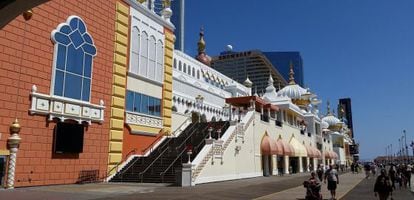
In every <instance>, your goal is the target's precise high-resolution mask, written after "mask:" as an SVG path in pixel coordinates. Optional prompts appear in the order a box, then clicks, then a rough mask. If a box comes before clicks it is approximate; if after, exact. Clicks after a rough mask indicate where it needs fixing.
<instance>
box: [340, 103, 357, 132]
mask: <svg viewBox="0 0 414 200" xmlns="http://www.w3.org/2000/svg"><path fill="white" fill-rule="evenodd" d="M338 117H339V118H340V119H344V122H345V123H346V124H347V125H348V128H349V129H350V130H351V135H350V136H351V138H354V128H353V125H352V108H351V98H343V99H339V105H338ZM345 120H346V121H345Z"/></svg>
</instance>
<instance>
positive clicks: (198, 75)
mask: <svg viewBox="0 0 414 200" xmlns="http://www.w3.org/2000/svg"><path fill="white" fill-rule="evenodd" d="M197 79H200V70H197Z"/></svg>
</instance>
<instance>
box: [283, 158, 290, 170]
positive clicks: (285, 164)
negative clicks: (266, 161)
mask: <svg viewBox="0 0 414 200" xmlns="http://www.w3.org/2000/svg"><path fill="white" fill-rule="evenodd" d="M283 159H284V160H283V162H284V163H283V164H284V169H283V170H284V171H285V172H284V174H289V156H283Z"/></svg>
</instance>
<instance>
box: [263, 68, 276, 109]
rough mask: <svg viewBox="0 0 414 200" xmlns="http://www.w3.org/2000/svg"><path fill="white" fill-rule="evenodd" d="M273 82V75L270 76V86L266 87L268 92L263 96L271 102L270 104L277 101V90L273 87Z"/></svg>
mask: <svg viewBox="0 0 414 200" xmlns="http://www.w3.org/2000/svg"><path fill="white" fill-rule="evenodd" d="M273 82H274V81H273V78H272V75H271V74H270V75H269V81H268V82H267V83H268V85H267V87H266V92H265V93H264V95H263V98H264V99H265V100H267V101H270V102H272V101H274V100H276V99H277V93H276V88H275V86H274V85H273Z"/></svg>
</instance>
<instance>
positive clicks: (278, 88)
mask: <svg viewBox="0 0 414 200" xmlns="http://www.w3.org/2000/svg"><path fill="white" fill-rule="evenodd" d="M280 89H281V86H280V81H279V82H278V83H277V91H279V90H280Z"/></svg>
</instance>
